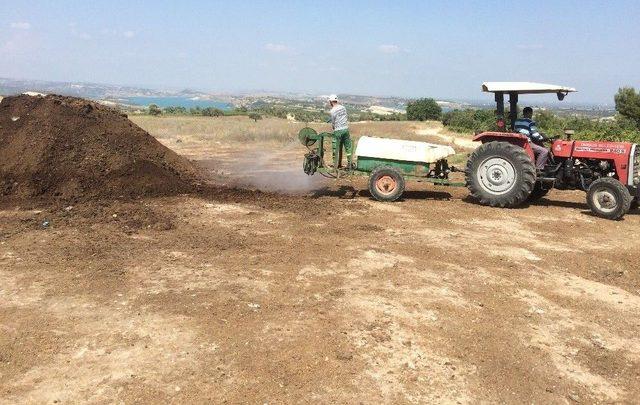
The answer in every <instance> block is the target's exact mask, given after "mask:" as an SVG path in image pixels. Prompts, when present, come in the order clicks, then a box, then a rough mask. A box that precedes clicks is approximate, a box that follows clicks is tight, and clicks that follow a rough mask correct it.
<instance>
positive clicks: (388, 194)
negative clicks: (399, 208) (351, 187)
mask: <svg viewBox="0 0 640 405" xmlns="http://www.w3.org/2000/svg"><path fill="white" fill-rule="evenodd" d="M369 192H370V193H371V195H372V196H373V198H375V199H376V200H378V201H388V202H390V201H395V200H397V199H398V198H400V197H401V196H402V193H404V177H403V176H402V173H400V171H399V170H398V169H395V168H393V167H391V166H381V167H378V168H376V169H374V170H373V172H371V176H370V177H369Z"/></svg>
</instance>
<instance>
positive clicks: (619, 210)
mask: <svg viewBox="0 0 640 405" xmlns="http://www.w3.org/2000/svg"><path fill="white" fill-rule="evenodd" d="M632 199H633V198H632V197H631V194H630V193H629V190H627V188H626V187H625V186H624V184H622V183H620V182H619V181H618V180H616V179H613V178H611V177H603V178H601V179H598V180H595V181H594V182H593V183H591V185H590V186H589V190H588V191H587V204H588V205H589V208H590V209H591V212H593V213H594V214H595V215H597V216H599V217H601V218H606V219H620V218H622V217H623V216H624V214H626V213H627V212H628V211H629V208H630V207H631V200H632Z"/></svg>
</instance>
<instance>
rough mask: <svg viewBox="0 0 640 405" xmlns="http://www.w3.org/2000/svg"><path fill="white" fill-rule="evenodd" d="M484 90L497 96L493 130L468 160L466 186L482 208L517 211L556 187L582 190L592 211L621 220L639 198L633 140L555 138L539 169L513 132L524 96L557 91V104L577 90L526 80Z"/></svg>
mask: <svg viewBox="0 0 640 405" xmlns="http://www.w3.org/2000/svg"><path fill="white" fill-rule="evenodd" d="M482 90H483V91H485V92H491V93H494V94H495V100H496V104H497V110H496V114H497V125H498V128H499V129H500V130H499V131H495V132H483V133H481V134H478V135H476V136H475V138H474V141H480V142H482V145H481V146H480V147H478V148H477V149H476V150H475V151H474V152H473V153H472V154H471V156H470V157H469V160H468V162H467V167H466V170H465V173H466V185H467V187H468V189H469V191H470V193H471V195H472V196H473V197H474V198H475V199H477V200H478V201H479V202H480V203H481V204H484V205H490V206H492V207H516V206H518V205H521V204H523V203H525V202H527V201H529V202H533V201H535V200H537V199H539V198H541V197H543V196H544V195H546V194H547V193H548V192H549V190H551V189H552V188H556V189H560V190H583V191H586V192H587V204H588V205H589V208H590V209H591V211H592V212H593V213H594V214H595V215H597V216H599V217H603V218H607V219H619V218H622V217H623V216H624V215H625V214H626V213H627V212H628V211H629V209H630V207H631V206H634V205H635V206H637V202H638V197H639V196H640V148H638V146H637V145H636V144H632V143H629V142H602V141H579V140H573V139H571V135H573V131H569V130H565V135H566V138H565V139H558V137H555V138H551V139H550V140H549V141H550V142H551V150H550V154H549V159H548V161H547V164H546V166H545V168H544V169H543V170H536V167H535V165H534V161H535V158H534V153H533V149H532V147H531V144H530V141H529V139H528V137H527V136H526V135H523V134H520V133H516V132H515V121H516V120H517V118H518V96H519V95H520V94H542V93H555V94H556V95H557V96H558V99H559V100H563V99H564V97H565V96H566V95H567V94H569V93H570V92H574V91H575V89H573V88H570V87H562V86H554V85H547V84H539V83H527V82H487V83H484V84H483V85H482ZM505 94H508V95H509V106H510V108H509V110H510V111H509V124H510V125H509V128H508V129H507V127H506V125H505V121H504V118H503V117H504V95H505Z"/></svg>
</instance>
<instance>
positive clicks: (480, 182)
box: [465, 142, 536, 208]
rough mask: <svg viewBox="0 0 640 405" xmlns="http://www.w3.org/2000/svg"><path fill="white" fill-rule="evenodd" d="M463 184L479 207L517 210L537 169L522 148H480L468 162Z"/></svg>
mask: <svg viewBox="0 0 640 405" xmlns="http://www.w3.org/2000/svg"><path fill="white" fill-rule="evenodd" d="M465 174H466V185H467V188H468V189H469V193H470V194H471V196H472V197H473V198H475V199H477V200H478V201H479V202H480V204H483V205H490V206H492V207H502V208H504V207H506V208H511V207H516V206H518V205H520V204H522V203H523V202H525V201H526V200H527V198H528V197H529V195H530V194H531V191H532V190H533V187H534V184H535V182H536V169H535V166H534V165H533V162H532V161H531V158H530V157H529V155H527V152H525V150H524V149H523V148H521V147H520V146H517V145H513V144H510V143H508V142H487V143H485V144H483V145H480V146H479V147H478V148H477V149H476V150H475V151H474V152H473V153H472V154H471V156H470V157H469V160H468V161H467V168H466V170H465Z"/></svg>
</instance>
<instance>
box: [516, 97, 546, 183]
mask: <svg viewBox="0 0 640 405" xmlns="http://www.w3.org/2000/svg"><path fill="white" fill-rule="evenodd" d="M522 115H523V117H522V118H518V119H517V120H516V123H515V130H516V132H518V133H521V134H523V135H526V136H527V137H528V138H529V144H530V145H531V149H533V154H534V155H535V156H536V169H538V171H542V170H543V169H544V166H545V165H546V164H547V159H548V158H549V150H548V149H547V148H545V147H544V146H541V145H540V144H541V143H542V142H543V141H546V140H548V138H547V137H546V136H544V135H543V134H541V133H540V132H538V128H537V127H536V123H535V121H533V120H532V119H531V117H533V108H531V107H525V108H524V110H522Z"/></svg>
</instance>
